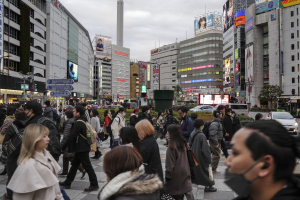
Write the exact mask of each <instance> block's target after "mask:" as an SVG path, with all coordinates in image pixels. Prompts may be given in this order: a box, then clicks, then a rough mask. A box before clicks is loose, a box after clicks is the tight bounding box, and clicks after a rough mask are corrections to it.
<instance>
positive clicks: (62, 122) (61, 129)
mask: <svg viewBox="0 0 300 200" xmlns="http://www.w3.org/2000/svg"><path fill="white" fill-rule="evenodd" d="M73 109H74V107H73V106H71V105H68V106H66V110H63V111H62V112H61V115H60V120H59V132H60V133H62V134H63V133H64V125H65V124H66V123H65V122H66V121H67V116H66V112H67V111H71V112H72V113H73Z"/></svg>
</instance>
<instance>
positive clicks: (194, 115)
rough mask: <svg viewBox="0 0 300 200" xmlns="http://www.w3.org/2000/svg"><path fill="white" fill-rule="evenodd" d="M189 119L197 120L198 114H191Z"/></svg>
mask: <svg viewBox="0 0 300 200" xmlns="http://www.w3.org/2000/svg"><path fill="white" fill-rule="evenodd" d="M191 118H192V120H193V121H195V120H196V119H197V118H198V114H197V113H192V114H191Z"/></svg>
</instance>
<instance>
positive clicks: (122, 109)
mask: <svg viewBox="0 0 300 200" xmlns="http://www.w3.org/2000/svg"><path fill="white" fill-rule="evenodd" d="M123 111H126V109H125V108H124V107H120V108H119V110H118V112H117V113H116V116H117V115H118V114H119V113H120V112H123Z"/></svg>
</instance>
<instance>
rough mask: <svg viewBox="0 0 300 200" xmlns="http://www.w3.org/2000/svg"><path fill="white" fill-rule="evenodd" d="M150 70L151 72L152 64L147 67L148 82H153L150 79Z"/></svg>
mask: <svg viewBox="0 0 300 200" xmlns="http://www.w3.org/2000/svg"><path fill="white" fill-rule="evenodd" d="M150 70H151V66H150V64H148V65H147V81H150V80H151V78H150V76H151V73H150Z"/></svg>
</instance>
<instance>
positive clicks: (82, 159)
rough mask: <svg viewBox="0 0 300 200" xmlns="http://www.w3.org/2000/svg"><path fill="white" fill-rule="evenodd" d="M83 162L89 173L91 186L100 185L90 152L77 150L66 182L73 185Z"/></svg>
mask: <svg viewBox="0 0 300 200" xmlns="http://www.w3.org/2000/svg"><path fill="white" fill-rule="evenodd" d="M80 163H81V164H82V166H83V168H84V169H85V171H86V173H87V174H88V175H89V180H90V186H95V187H97V186H98V180H97V176H96V174H95V171H94V168H93V166H92V163H91V160H90V156H89V152H76V153H75V154H74V158H73V161H72V163H71V164H72V166H71V168H70V171H69V173H68V175H67V179H66V181H65V183H66V184H68V185H71V183H72V182H73V181H74V179H75V176H76V172H77V169H78V166H79V165H80Z"/></svg>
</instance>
